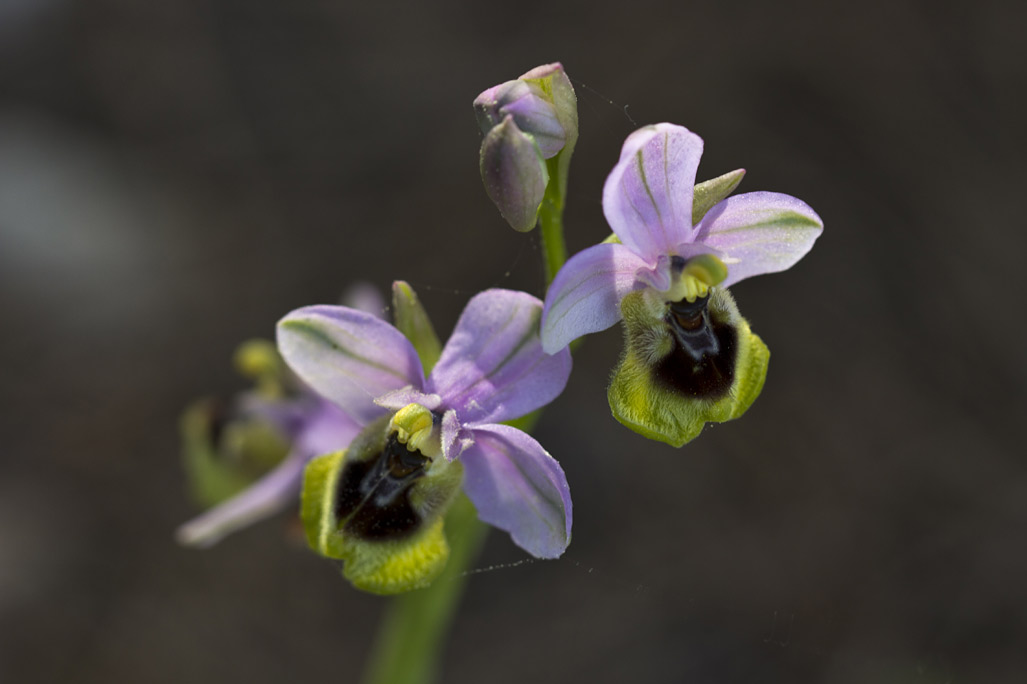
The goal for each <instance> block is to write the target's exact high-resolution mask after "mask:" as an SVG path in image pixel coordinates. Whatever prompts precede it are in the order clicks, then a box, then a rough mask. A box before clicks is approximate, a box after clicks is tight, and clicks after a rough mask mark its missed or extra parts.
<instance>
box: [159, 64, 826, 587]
mask: <svg viewBox="0 0 1027 684" xmlns="http://www.w3.org/2000/svg"><path fill="white" fill-rule="evenodd" d="M474 109H475V113H476V115H477V117H478V121H479V124H480V126H481V129H482V132H483V134H484V139H483V141H482V145H481V152H480V171H481V175H482V181H483V183H484V185H485V188H486V191H487V193H488V195H489V197H490V198H491V199H492V200H493V202H494V203H495V204H496V206H497V207H498V209H499V211H500V213H501V214H502V216H503V217H504V218H505V219H506V221H507V222H508V223H509V224H510V225H511V226H512V227H513V228H515V229H517V230H520V231H528V230H531V229H532V228H534V227H535V225H536V224H541V228H542V233H543V239H542V242H543V250H544V252H545V253H544V256H543V260H544V264H545V267H546V272H547V279H551V281H552V282H551V283H549V287H548V291H547V292H546V293H545V302H544V303H543V302H542V301H541V300H540V299H538V298H536V297H534V296H532V295H529V294H527V293H524V292H514V291H510V290H500V289H491V290H486V291H484V292H481V293H479V294H477V295H476V296H474V297H472V298H471V299H470V301H469V302H468V304H467V306H466V308H465V309H464V311H463V314H462V315H461V316H460V319H459V321H458V322H457V324H456V327H455V329H454V330H453V333H452V335H451V336H450V337H449V339H448V341H447V342H446V344H445V345H444V346H443V345H442V344H441V343H440V341H439V339H438V337H437V336H436V334H435V330H434V327H433V326H432V324H431V321H430V319H429V317H428V314H427V313H426V312H425V311H424V309H423V307H422V306H421V303H420V301H419V300H418V299H417V296H416V295H415V294H414V292H413V290H412V289H411V288H410V286H409V285H407V284H406V283H404V282H401V281H400V282H396V283H395V284H394V286H393V318H394V325H390V324H389V323H387V322H386V321H384V320H382V319H381V318H379V317H377V316H375V315H374V314H373V313H368V312H367V311H362V310H360V309H359V308H353V307H346V306H309V307H304V308H301V309H298V310H296V311H293V312H292V313H290V314H288V315H287V316H285V318H283V319H282V320H281V321H280V322H279V324H278V336H277V351H275V350H273V349H269V348H268V347H267V346H259V345H258V346H256V347H250V348H249V351H247V352H246V353H244V354H243V357H244V359H245V362H244V363H243V366H244V368H246V369H248V371H247V374H248V375H250V376H251V377H253V378H254V379H255V380H257V384H258V389H257V390H255V391H254V392H252V393H248V394H246V395H244V396H243V397H242V398H241V399H240V401H239V402H238V404H237V407H236V409H235V410H234V412H233V413H232V414H231V416H230V417H229V419H228V420H221V421H215V420H214V419H213V418H212V415H211V413H210V411H209V410H208V409H207V408H203V407H201V408H199V409H193V410H191V411H190V412H189V413H188V414H187V417H186V421H185V423H186V427H187V429H186V430H185V433H184V434H185V436H186V442H187V456H189V462H190V463H191V464H192V471H193V473H194V474H195V473H197V472H201V471H202V472H203V473H205V475H204V476H203V477H199V478H198V479H197V481H198V482H201V483H204V484H205V486H206V485H209V484H210V482H213V481H218V482H220V480H218V478H221V479H222V480H224V479H225V478H228V479H229V480H231V478H232V477H235V476H236V475H237V473H235V472H234V471H232V468H234V467H237V466H239V464H240V463H242V464H243V465H246V464H247V463H249V462H250V461H253V460H260V459H257V458H255V457H256V456H257V455H259V454H262V453H265V452H270V453H271V454H272V455H273V457H272V458H270V461H272V462H273V465H274V467H273V468H272V469H271V470H270V471H269V472H266V474H264V475H263V477H262V478H261V479H259V480H257V481H256V483H255V484H253V485H252V486H250V487H249V488H243V487H242V485H241V484H240V482H241V481H240V480H239V479H238V478H237V477H236V479H235V480H232V482H233V483H234V484H233V485H232V487H230V488H227V489H226V488H225V487H222V488H221V489H222V490H225V491H224V492H222V494H219V495H218V498H221V497H222V496H223V495H224V493H225V492H228V491H229V490H239V489H241V491H239V492H238V493H236V494H235V496H234V497H232V498H229V499H228V500H227V501H224V502H222V503H220V504H219V505H218V506H216V507H215V508H213V509H212V510H211V511H209V512H207V513H205V514H203V515H202V516H200V517H199V518H197V519H196V520H194V521H192V522H190V523H188V524H186V525H185V526H183V527H182V528H181V529H180V530H179V535H178V536H179V539H180V540H181V541H183V542H184V543H187V544H192V545H209V544H211V543H213V542H215V541H217V540H218V539H219V538H221V537H222V536H224V535H225V534H227V533H228V532H231V531H233V530H235V529H238V528H240V527H242V526H244V525H246V524H248V523H249V522H252V521H254V520H256V519H259V518H261V517H264V516H265V515H267V514H269V513H271V512H274V511H277V510H280V509H282V508H284V507H286V506H289V505H292V506H295V505H296V503H297V498H299V500H300V501H299V509H300V516H301V519H302V522H303V527H304V531H305V533H306V537H307V542H308V544H309V546H310V547H311V548H312V549H313V550H314V551H316V552H317V553H319V554H321V555H323V556H326V557H328V558H333V559H338V560H342V561H343V573H344V575H345V576H346V577H347V578H348V579H349V580H350V581H351V582H352V583H353V584H354V585H355V586H356V587H358V588H361V589H364V590H366V591H370V592H374V593H380V594H391V593H398V592H404V591H408V590H410V589H415V588H420V587H424V586H427V585H428V584H430V583H431V582H432V580H433V579H434V578H436V577H437V576H438V574H439V573H440V572H441V571H442V569H443V567H444V566H445V564H446V562H447V557H448V555H449V542H448V540H447V536H446V520H447V516H448V517H449V519H451V520H452V519H453V513H454V512H455V511H457V510H459V509H461V508H463V507H465V506H470V505H473V508H474V510H475V511H476V513H477V516H478V518H479V519H480V520H482V521H484V522H486V523H488V524H490V525H492V526H494V527H497V528H499V529H501V530H504V531H506V532H508V533H509V534H510V537H511V538H512V540H513V541H514V543H515V544H517V545H518V546H520V547H521V548H523V549H524V550H525V551H527V552H528V553H530V554H532V555H533V556H535V557H538V558H556V557H559V556H560V555H561V554H562V553H563V552H564V551H565V549H566V548H567V545H568V544H569V542H570V537H571V519H572V515H571V499H570V490H569V487H568V484H567V480H566V478H565V476H564V471H563V469H562V468H561V466H560V465H559V464H558V463H557V461H556V460H555V459H554V458H553V457H552V456H550V455H549V453H548V452H546V450H545V449H544V448H543V447H542V446H541V445H540V444H539V443H538V442H537V441H536V440H535V439H534V438H533V437H532V436H530V435H529V434H528V433H527V432H526V431H523V430H522V429H520V428H519V427H513V426H512V425H511V424H510V422H511V421H518V420H519V419H520V422H518V423H517V424H518V425H519V426H520V427H524V426H525V425H531V424H533V417H537V413H536V412H537V411H538V410H539V409H541V408H543V407H544V406H546V405H547V404H549V403H550V402H552V401H553V400H554V399H556V398H557V397H558V396H559V395H560V393H561V392H562V391H563V389H564V387H565V385H566V384H567V381H568V378H569V376H570V371H571V355H570V348H569V346H570V344H571V343H572V342H573V341H575V340H577V339H578V338H580V337H582V336H584V335H586V334H589V333H595V332H599V331H602V330H605V329H607V328H610V327H611V326H613V325H614V324H616V323H618V322H623V329H624V340H625V345H624V352H623V355H622V357H621V359H620V362H619V364H618V365H617V368H616V370H615V372H614V374H613V378H612V381H611V383H610V387H609V391H608V399H609V405H610V409H611V412H612V414H613V416H614V417H615V418H616V419H617V420H618V421H620V422H621V423H623V424H624V425H626V426H628V427H629V428H631V429H632V430H634V431H636V432H638V433H640V434H642V435H644V436H646V437H649V438H651V439H655V440H660V441H663V442H666V443H668V444H671V445H674V446H682V445H684V444H685V443H687V442H688V441H690V440H692V439H694V438H695V437H696V436H698V435H699V433H700V432H701V431H702V429H703V427H704V426H705V424H706V423H708V422H722V421H727V420H730V419H733V418H737V417H739V416H740V415H742V414H743V413H744V412H745V411H746V410H747V409H748V408H749V406H750V405H751V404H752V402H753V401H754V400H755V399H756V397H757V396H758V395H759V393H760V391H761V389H762V387H763V384H764V381H765V379H766V373H767V364H768V361H769V357H770V352H769V350H768V349H767V346H766V345H765V344H764V343H763V341H762V340H761V339H760V338H759V337H758V336H757V335H756V334H754V333H753V332H752V330H751V329H750V326H749V324H748V322H747V321H746V320H745V318H744V317H742V315H741V313H740V312H739V309H738V306H737V304H736V303H735V300H734V298H733V297H732V296H731V294H730V292H729V291H728V289H727V288H728V287H730V286H732V285H734V284H735V283H737V282H739V281H741V280H744V279H746V278H749V277H751V276H755V275H760V274H764V273H772V272H776V271H782V270H785V269H788V268H790V267H791V266H792V265H794V264H795V263H796V262H797V261H798V260H799V259H801V258H802V257H803V256H804V255H805V254H806V253H807V252H808V251H809V250H810V249H811V247H812V246H813V243H814V241H815V240H816V239H817V237H818V236H819V235H820V233H821V232H822V230H823V224H822V222H821V220H820V217H819V216H817V214H816V213H815V212H814V211H813V210H812V209H811V208H810V207H809V206H808V205H807V204H805V203H804V202H802V201H800V200H798V199H796V198H794V197H791V196H789V195H783V194H778V193H772V192H753V193H748V194H741V195H732V193H733V192H734V190H735V189H736V188H737V186H738V185H739V183H740V182H741V180H742V177H743V176H744V173H745V172H744V171H743V170H737V171H733V172H731V173H728V174H725V175H723V176H720V177H718V178H714V179H712V180H709V181H706V182H703V183H698V184H697V183H696V173H697V170H698V166H699V159H700V156H701V155H702V150H703V141H702V139H700V138H699V136H697V135H696V134H694V133H692V132H691V131H689V130H687V129H686V128H683V127H681V126H677V125H673V124H669V123H661V124H657V125H654V126H646V127H644V128H641V129H639V130H637V131H635V132H634V133H632V134H631V135H629V136H628V138H627V140H626V141H625V142H624V145H623V148H622V150H621V155H620V159H619V160H618V161H617V163H616V164H615V165H614V167H613V170H612V171H611V172H610V174H609V176H608V178H607V179H606V183H605V186H604V188H603V192H602V204H603V211H604V213H605V216H606V219H607V221H608V223H609V225H610V228H611V229H612V231H613V235H611V236H610V237H608V238H607V239H606V240H604V241H603V242H601V243H600V244H596V245H594V246H592V247H589V248H587V249H585V250H583V251H581V252H580V253H578V254H576V255H574V256H573V257H572V258H571V259H570V260H566V258H565V256H564V248H563V235H562V230H563V227H562V226H563V224H562V212H563V207H564V200H565V197H566V192H567V174H568V168H569V163H570V157H571V154H572V152H573V150H574V147H575V145H576V143H577V140H578V115H577V104H576V98H575V95H574V89H573V87H572V86H571V82H570V80H569V78H568V77H567V75H566V74H565V73H564V70H563V67H562V66H561V65H560V64H548V65H544V66H541V67H538V68H536V69H532V70H531V71H529V72H527V73H525V74H523V75H522V76H520V77H519V78H517V79H515V80H512V81H507V82H504V83H502V84H500V85H498V86H495V87H493V88H489V89H488V90H486V91H484V92H482V93H481V94H480V95H479V96H478V97H477V98H476V99H475V101H474ZM565 261H566V263H564V262H565ZM561 267H562V268H561ZM279 354H280V356H279ZM526 416H530V417H532V418H531V419H526V418H525V417H526ZM226 435H234V437H232V438H230V439H228V438H226ZM233 445H234V446H233ZM230 447H231V448H230ZM265 460H267V459H265ZM226 461H230V462H232V463H234V464H235V465H233V466H231V467H228V471H227V472H228V475H224V473H222V470H224V469H225V467H226V466H224V462H226ZM219 463H220V464H221V465H218V464H219ZM212 464H213V465H212ZM267 467H268V466H267V463H265V467H264V470H265V471H266V470H267ZM219 469H220V470H219ZM211 473H214V475H211ZM215 475H216V476H217V477H215ZM223 475H224V477H222V476H223ZM251 479H252V477H251ZM207 489H210V490H211V491H213V489H211V487H207ZM219 491H220V490H219ZM208 498H210V497H208ZM467 501H469V503H465V502H467Z"/></svg>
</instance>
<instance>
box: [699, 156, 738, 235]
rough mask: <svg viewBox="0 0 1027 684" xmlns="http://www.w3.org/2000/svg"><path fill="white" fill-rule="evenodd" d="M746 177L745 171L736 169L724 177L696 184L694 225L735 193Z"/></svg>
mask: <svg viewBox="0 0 1027 684" xmlns="http://www.w3.org/2000/svg"><path fill="white" fill-rule="evenodd" d="M744 177H745V169H735V170H734V171H729V172H727V173H725V174H724V175H723V176H717V177H716V178H711V179H710V180H708V181H703V182H702V183H696V185H695V189H694V190H693V194H692V225H693V226H694V225H696V224H698V223H699V221H702V219H703V216H706V212H708V211H709V210H710V209H712V208H713V207H714V205H716V204H717V202H720V201H721V200H723V199H725V198H726V197H727V196H728V195H730V194H731V193H732V192H734V191H735V190H736V189H737V188H738V185H739V184H740V183H741V182H742V178H744Z"/></svg>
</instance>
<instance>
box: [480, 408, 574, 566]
mask: <svg viewBox="0 0 1027 684" xmlns="http://www.w3.org/2000/svg"><path fill="white" fill-rule="evenodd" d="M473 432H474V437H475V442H474V444H473V445H472V446H470V447H469V448H468V449H467V451H465V452H464V455H463V457H462V458H461V459H460V461H461V463H463V464H464V491H466V492H467V496H469V497H470V499H471V501H472V502H473V503H474V506H475V508H477V509H478V517H479V518H481V519H482V520H483V521H485V522H487V523H489V524H490V525H494V526H495V527H498V528H499V529H501V530H506V531H507V532H509V533H510V536H511V537H513V540H514V543H515V544H517V545H518V546H520V547H521V548H522V549H524V550H525V551H527V552H528V553H530V554H531V555H533V556H535V557H537V558H558V557H559V556H560V555H561V554H562V553H563V552H564V550H565V549H566V548H567V545H568V544H569V543H570V540H571V492H570V488H569V487H568V486H567V478H566V476H564V474H563V469H562V468H560V464H559V463H557V462H556V460H555V459H554V458H553V457H552V456H550V455H549V454H548V453H546V450H545V449H543V448H542V445H541V444H539V443H538V442H536V441H535V440H534V438H532V437H531V436H529V435H526V434H525V433H523V432H521V431H520V430H517V429H516V428H512V427H510V426H508V425H479V426H477V427H475V428H474V430H473Z"/></svg>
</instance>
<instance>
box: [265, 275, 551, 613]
mask: <svg viewBox="0 0 1027 684" xmlns="http://www.w3.org/2000/svg"><path fill="white" fill-rule="evenodd" d="M541 315H542V302H541V301H539V300H538V299H536V298H535V297H532V296H530V295H528V294H525V293H522V292H512V291H509V290H487V291H485V292H483V293H481V294H479V295H477V296H475V297H474V298H473V299H471V301H470V302H469V303H468V304H467V307H466V308H465V309H464V312H463V314H462V315H461V316H460V319H459V321H458V322H457V325H456V328H455V329H454V331H453V334H452V336H451V337H450V338H449V341H448V342H447V343H446V345H445V347H444V348H443V349H442V350H441V354H440V355H438V357H437V358H438V361H437V363H434V367H433V368H431V369H430V373H429V374H428V375H427V377H425V366H431V361H432V360H433V359H428V363H422V360H423V359H424V358H425V357H424V354H423V352H422V350H421V348H420V347H421V345H419V344H416V345H415V343H414V342H416V337H415V340H413V341H412V340H411V339H408V336H407V335H404V333H403V332H400V331H399V330H397V329H396V328H395V327H393V326H391V325H389V324H388V323H385V322H384V321H381V320H379V319H377V318H375V317H374V316H370V315H368V314H366V313H363V312H360V311H356V310H353V309H349V308H346V307H338V306H311V307H305V308H302V309H298V310H296V311H294V312H292V313H290V314H289V315H288V316H286V317H285V318H284V319H282V321H281V322H280V323H279V324H278V346H279V350H280V351H281V353H282V356H283V357H284V358H285V360H286V362H287V363H288V364H289V366H290V367H291V368H292V369H293V370H294V371H295V372H296V374H297V375H298V376H299V377H300V378H302V379H303V381H304V382H305V383H306V384H307V385H309V386H310V387H312V388H313V389H314V390H316V391H317V392H318V393H320V394H321V395H322V396H323V397H325V398H326V399H328V400H330V401H331V402H333V403H334V404H335V405H336V406H338V407H339V408H340V409H341V410H342V411H343V412H344V413H346V415H348V416H349V417H350V418H351V419H353V420H354V421H355V422H357V423H358V424H360V425H362V426H366V427H365V429H364V431H363V432H361V434H360V435H359V436H358V437H357V438H356V439H355V440H354V441H353V443H352V444H351V445H350V447H349V449H347V450H345V451H340V452H337V453H334V454H330V455H326V456H322V457H320V458H317V459H315V460H314V461H312V462H311V464H310V465H309V467H308V468H307V472H306V480H305V484H304V491H303V506H302V516H303V521H304V526H305V529H306V531H307V536H308V542H309V543H310V545H311V547H312V548H313V549H314V550H316V551H318V552H319V553H321V554H323V555H326V556H328V557H331V558H338V559H342V560H344V561H345V563H344V567H343V572H344V574H345V575H346V577H347V578H348V579H349V580H350V581H351V582H353V584H354V585H356V586H357V587H358V588H361V589H365V590H367V591H372V592H376V593H396V592H400V591H406V590H408V589H412V588H416V587H420V586H425V585H426V584H428V583H430V581H431V580H432V579H434V577H435V576H436V575H437V574H438V572H440V571H441V569H442V567H443V566H444V565H445V562H446V558H447V556H448V545H447V543H446V540H445V536H444V534H443V531H442V517H443V514H444V513H445V511H446V509H447V508H448V506H449V505H450V503H451V502H452V501H453V499H454V497H456V496H457V495H458V494H459V491H460V488H461V486H462V488H463V491H464V492H465V493H466V494H467V496H468V497H469V498H470V500H471V502H472V503H473V504H474V506H475V508H476V509H477V511H478V516H479V518H481V519H482V520H483V521H485V522H487V523H489V524H491V525H493V526H495V527H498V528H500V529H502V530H505V531H507V532H509V533H510V535H511V537H512V538H513V541H514V542H515V543H516V544H517V545H519V546H520V547H521V548H523V549H525V550H526V551H528V552H529V553H531V554H532V555H534V556H537V557H540V558H555V557H558V556H560V555H561V554H562V553H563V551H564V549H566V547H567V544H568V543H569V541H570V532H571V499H570V491H569V488H568V486H567V481H566V478H565V476H564V473H563V470H562V469H561V468H560V466H559V464H558V463H557V462H556V461H555V460H554V459H553V458H552V457H551V456H550V455H549V454H548V453H547V452H546V451H545V449H543V448H542V446H541V445H540V444H539V443H538V442H537V441H535V439H534V438H532V437H531V436H529V435H527V434H525V433H524V432H522V431H520V430H518V429H515V428H513V427H510V426H508V425H503V424H501V423H502V422H503V421H509V420H512V419H515V418H518V417H521V416H524V415H526V414H528V413H530V412H532V411H534V410H536V409H538V408H541V407H542V406H545V405H546V404H548V403H549V402H550V401H552V400H553V399H555V398H556V397H557V396H558V395H559V394H560V392H562V391H563V388H564V386H565V385H566V383H567V378H568V376H569V374H570V369H571V360H570V353H569V352H568V351H567V350H563V351H560V352H557V353H556V354H555V355H548V354H546V353H544V352H543V351H542V346H541V343H540V340H539V336H538V325H539V320H540V318H541ZM405 332H408V331H406V330H405ZM408 335H409V332H408ZM419 352H422V353H421V354H420V355H419Z"/></svg>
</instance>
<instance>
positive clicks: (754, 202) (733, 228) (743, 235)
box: [696, 192, 824, 287]
mask: <svg viewBox="0 0 1027 684" xmlns="http://www.w3.org/2000/svg"><path fill="white" fill-rule="evenodd" d="M823 230H824V224H823V222H822V221H821V220H820V217H819V216H817V214H816V212H814V211H813V210H812V209H811V208H810V207H809V205H808V204H806V203H805V202H803V201H802V200H798V199H796V198H794V197H792V196H790V195H782V194H780V193H776V192H750V193H747V194H744V195H735V196H734V197H728V198H727V199H726V200H724V201H723V202H720V203H718V204H717V205H715V206H714V207H713V208H712V209H710V211H709V213H707V214H706V216H705V217H704V218H703V220H702V222H700V223H699V226H698V232H697V233H696V242H701V243H703V244H705V245H708V246H710V247H713V248H715V249H717V250H719V251H720V252H721V260H722V261H723V262H724V263H725V264H726V265H727V279H726V280H725V281H724V282H723V283H721V286H722V287H730V286H731V285H733V284H734V283H737V282H738V281H739V280H743V279H744V278H748V277H750V276H754V275H760V274H762V273H774V272H777V271H783V270H785V269H787V268H791V266H792V265H794V264H795V262H797V261H798V260H799V259H801V258H802V257H803V256H804V255H805V254H806V252H808V251H809V250H810V248H812V247H813V242H814V241H815V240H816V239H817V238H818V237H819V236H820V233H822V232H823Z"/></svg>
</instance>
